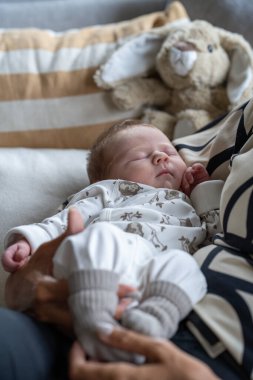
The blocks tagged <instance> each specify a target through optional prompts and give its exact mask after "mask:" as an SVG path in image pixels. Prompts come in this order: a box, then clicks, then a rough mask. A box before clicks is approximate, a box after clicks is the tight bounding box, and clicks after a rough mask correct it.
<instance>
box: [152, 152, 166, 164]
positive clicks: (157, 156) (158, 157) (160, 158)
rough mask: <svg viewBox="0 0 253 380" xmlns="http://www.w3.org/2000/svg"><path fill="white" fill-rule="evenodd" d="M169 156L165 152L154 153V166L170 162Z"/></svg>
mask: <svg viewBox="0 0 253 380" xmlns="http://www.w3.org/2000/svg"><path fill="white" fill-rule="evenodd" d="M168 158H169V157H168V155H167V154H166V153H164V152H158V151H157V152H154V156H153V162H154V164H156V165H157V164H159V163H161V162H166V161H168Z"/></svg>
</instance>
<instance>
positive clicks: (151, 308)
mask: <svg viewBox="0 0 253 380" xmlns="http://www.w3.org/2000/svg"><path fill="white" fill-rule="evenodd" d="M191 309H192V304H191V301H190V299H189V297H188V296H187V295H186V293H185V292H184V291H183V290H182V289H181V288H179V287H178V286H177V285H175V284H172V283H169V282H165V281H157V282H152V283H150V284H149V285H148V287H147V289H146V290H145V293H144V295H143V298H142V300H141V302H140V304H139V305H138V307H136V308H132V309H129V310H126V311H125V312H124V314H123V317H122V320H121V323H122V325H123V326H124V327H126V328H129V329H132V330H135V331H137V332H140V333H142V334H146V335H150V336H154V337H160V338H170V337H172V336H173V335H174V333H175V332H176V330H177V327H178V324H179V322H180V321H181V320H182V319H183V318H184V317H185V316H186V315H187V314H188V313H189V312H190V310H191Z"/></svg>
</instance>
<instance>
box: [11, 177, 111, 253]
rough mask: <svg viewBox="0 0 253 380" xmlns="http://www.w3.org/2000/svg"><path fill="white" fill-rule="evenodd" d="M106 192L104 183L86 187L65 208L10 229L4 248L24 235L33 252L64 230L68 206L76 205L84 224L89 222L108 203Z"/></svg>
mask: <svg viewBox="0 0 253 380" xmlns="http://www.w3.org/2000/svg"><path fill="white" fill-rule="evenodd" d="M108 194H109V190H108V186H107V185H106V184H104V185H103V184H102V185H99V184H98V185H97V184H96V185H91V186H89V187H87V188H86V189H84V190H82V191H80V192H79V193H77V194H76V195H74V196H73V197H72V199H71V202H70V203H69V204H68V207H67V208H65V209H64V210H62V211H61V212H58V213H57V214H55V215H53V216H51V217H49V218H46V219H44V220H43V221H42V222H41V223H34V224H29V225H23V226H18V227H14V228H12V229H10V230H9V231H8V232H7V234H6V236H5V240H4V246H5V248H7V247H8V246H10V245H11V244H14V243H15V242H16V241H18V240H19V239H21V238H22V237H24V238H25V239H26V240H27V241H28V242H29V244H30V246H31V250H32V253H33V252H34V251H36V249H37V248H38V247H39V246H40V245H41V244H43V243H45V242H47V241H50V240H52V239H55V238H56V237H58V236H59V235H61V234H62V233H64V232H65V231H66V228H67V221H68V209H69V207H76V208H77V209H78V210H79V212H80V213H81V215H82V217H83V221H84V226H85V225H87V224H89V223H90V222H91V221H92V220H94V219H95V218H96V216H98V215H99V213H100V211H101V209H102V208H103V207H104V206H105V204H106V203H108Z"/></svg>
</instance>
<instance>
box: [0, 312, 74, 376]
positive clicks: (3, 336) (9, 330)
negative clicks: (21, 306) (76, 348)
mask: <svg viewBox="0 0 253 380" xmlns="http://www.w3.org/2000/svg"><path fill="white" fill-rule="evenodd" d="M70 344H71V342H70V339H68V338H67V337H64V336H63V335H62V334H60V333H59V332H58V331H57V330H56V329H55V328H53V327H51V326H49V325H48V324H45V323H40V322H37V321H35V320H34V319H32V318H30V317H29V316H27V315H25V314H23V313H19V312H15V311H12V310H8V309H5V308H0V379H1V380H53V379H61V380H65V379H67V372H68V371H67V362H68V361H67V353H68V351H69V348H70ZM56 369H57V370H56Z"/></svg>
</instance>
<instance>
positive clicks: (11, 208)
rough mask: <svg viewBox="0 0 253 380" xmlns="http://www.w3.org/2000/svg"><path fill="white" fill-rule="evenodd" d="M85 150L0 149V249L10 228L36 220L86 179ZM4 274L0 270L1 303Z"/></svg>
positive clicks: (45, 215) (80, 185)
mask: <svg viewBox="0 0 253 380" xmlns="http://www.w3.org/2000/svg"><path fill="white" fill-rule="evenodd" d="M87 154H88V151H87V150H75V149H28V148H1V149H0V182H1V191H0V205H1V206H0V207H1V211H0V215H1V216H0V249H1V252H2V250H3V239H4V236H5V234H6V232H7V230H8V229H10V228H11V227H14V226H17V225H21V224H28V223H34V222H39V221H41V220H42V219H44V218H45V217H47V216H49V215H51V214H54V213H55V211H56V209H57V207H58V206H59V205H60V204H61V203H62V202H63V201H64V200H65V199H66V198H67V197H68V196H69V195H70V194H73V193H75V192H77V191H79V190H80V189H82V188H83V187H85V186H87V185H88V183H89V181H88V177H87V172H86V162H87ZM7 275H8V274H7V273H6V272H4V271H3V269H2V267H1V269H0V305H3V304H4V301H3V292H4V284H5V280H6V278H7Z"/></svg>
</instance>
